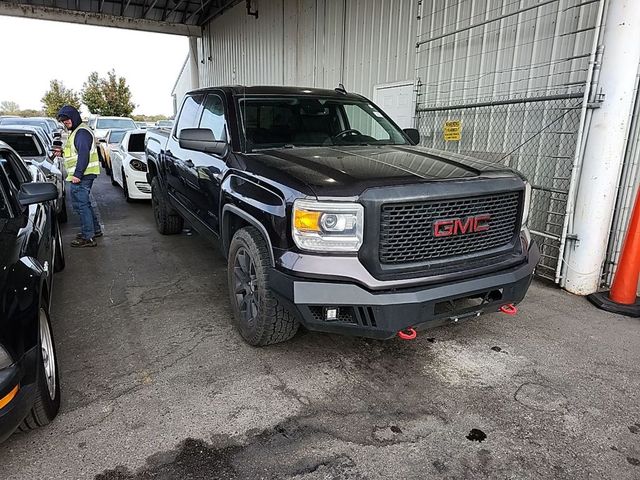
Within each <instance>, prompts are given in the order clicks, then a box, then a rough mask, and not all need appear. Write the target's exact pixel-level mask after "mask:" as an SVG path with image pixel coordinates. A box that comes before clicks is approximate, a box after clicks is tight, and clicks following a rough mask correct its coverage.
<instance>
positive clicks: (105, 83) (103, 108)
mask: <svg viewBox="0 0 640 480" xmlns="http://www.w3.org/2000/svg"><path fill="white" fill-rule="evenodd" d="M82 101H83V103H84V104H85V105H86V106H87V108H88V109H89V111H90V112H91V113H94V114H97V115H109V116H115V117H129V116H131V112H133V109H134V108H135V104H134V103H133V102H132V101H131V90H130V89H129V86H128V85H127V81H126V79H125V78H124V77H118V76H117V75H116V72H115V71H114V70H111V71H110V72H109V73H108V74H107V77H106V78H101V77H100V76H99V75H98V72H92V73H91V75H89V78H87V81H86V82H84V84H83V86H82Z"/></svg>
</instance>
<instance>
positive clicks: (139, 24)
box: [0, 2, 202, 37]
mask: <svg viewBox="0 0 640 480" xmlns="http://www.w3.org/2000/svg"><path fill="white" fill-rule="evenodd" d="M0 15H6V16H9V17H22V18H34V19H38V20H50V21H54V22H66V23H79V24H82V25H96V26H98V27H113V28H125V29H128V30H141V31H145V32H157V33H168V34H172V35H181V36H187V37H199V36H200V35H201V34H202V29H201V28H200V27H199V26H197V25H181V24H176V23H169V22H160V21H156V20H145V19H135V18H130V17H118V16H115V15H106V14H101V13H97V12H76V11H71V10H65V9H62V8H52V7H45V6H42V5H25V4H19V3H7V2H0Z"/></svg>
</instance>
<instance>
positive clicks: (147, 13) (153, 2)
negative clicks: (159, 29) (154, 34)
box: [142, 0, 158, 18]
mask: <svg viewBox="0 0 640 480" xmlns="http://www.w3.org/2000/svg"><path fill="white" fill-rule="evenodd" d="M156 3H158V0H153V1H152V2H151V5H149V6H148V7H147V9H146V10H145V11H144V13H143V14H142V18H147V15H149V12H150V11H151V10H153V7H155V6H156Z"/></svg>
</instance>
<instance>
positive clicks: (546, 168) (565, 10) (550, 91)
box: [416, 0, 604, 280]
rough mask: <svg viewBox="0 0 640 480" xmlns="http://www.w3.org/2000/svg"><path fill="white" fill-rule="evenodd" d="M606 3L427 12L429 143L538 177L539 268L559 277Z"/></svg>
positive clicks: (481, 3) (533, 224) (565, 0)
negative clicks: (569, 203) (574, 177)
mask: <svg viewBox="0 0 640 480" xmlns="http://www.w3.org/2000/svg"><path fill="white" fill-rule="evenodd" d="M603 2H604V0H586V1H585V0H519V1H510V0H502V1H497V2H496V1H490V0H460V1H458V2H452V3H445V4H442V3H440V2H428V3H425V4H424V5H423V6H422V10H421V12H420V17H421V24H420V27H419V36H418V42H417V46H416V48H417V51H418V55H417V65H416V77H417V79H418V80H417V102H416V110H417V113H416V115H417V118H416V125H417V128H418V129H419V130H420V134H421V137H422V143H423V144H424V145H427V146H430V147H433V148H438V149H442V150H448V151H455V152H458V153H463V154H468V155H473V156H475V157H479V158H482V159H485V160H488V161H491V162H501V163H504V164H505V165H507V166H510V167H513V168H515V169H517V170H519V171H521V172H522V173H523V174H524V175H525V176H526V177H527V178H528V179H529V181H530V182H531V183H532V186H533V197H532V204H531V210H530V212H531V213H530V220H529V225H530V228H531V230H532V233H534V235H535V237H536V240H537V242H538V244H539V245H540V247H541V251H542V260H541V263H540V267H539V268H538V270H537V272H538V274H539V275H541V276H544V277H547V278H550V279H552V280H557V279H558V275H557V273H558V272H559V270H560V269H559V268H558V263H559V259H560V258H562V249H563V247H564V245H565V242H566V240H567V238H566V231H567V228H566V218H567V207H568V202H569V195H570V194H571V188H570V186H571V184H572V176H573V175H575V172H574V165H575V164H576V160H577V159H579V155H580V152H578V151H577V149H578V148H579V147H578V145H579V143H580V135H581V130H582V128H583V125H584V118H585V108H586V103H585V92H588V90H589V87H590V86H591V84H590V81H591V78H592V72H593V69H592V67H593V64H594V58H595V54H596V46H597V42H595V41H594V39H595V36H596V35H597V28H596V27H597V26H599V24H600V21H601V18H602V6H603ZM420 3H421V5H422V2H420Z"/></svg>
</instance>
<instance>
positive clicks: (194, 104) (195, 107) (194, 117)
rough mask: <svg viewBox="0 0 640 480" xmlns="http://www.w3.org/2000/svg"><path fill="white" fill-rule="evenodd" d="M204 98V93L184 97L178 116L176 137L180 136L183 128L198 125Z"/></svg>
mask: <svg viewBox="0 0 640 480" xmlns="http://www.w3.org/2000/svg"><path fill="white" fill-rule="evenodd" d="M203 99H204V96H203V95H193V96H188V97H186V98H185V99H184V103H183V104H182V110H181V111H180V116H179V117H178V125H177V126H176V137H178V138H180V132H181V131H182V129H183V128H197V127H198V111H199V110H200V105H201V104H202V100H203Z"/></svg>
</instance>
